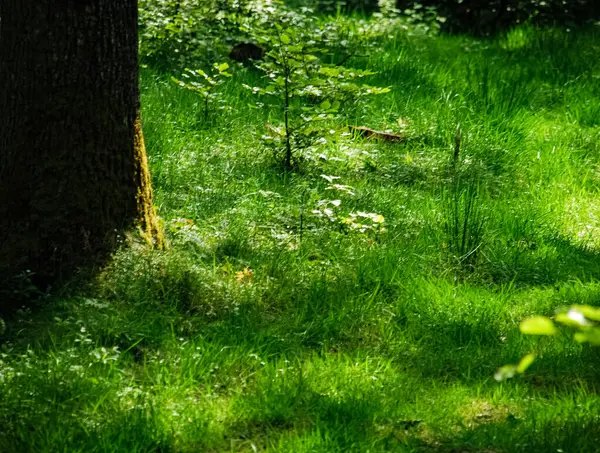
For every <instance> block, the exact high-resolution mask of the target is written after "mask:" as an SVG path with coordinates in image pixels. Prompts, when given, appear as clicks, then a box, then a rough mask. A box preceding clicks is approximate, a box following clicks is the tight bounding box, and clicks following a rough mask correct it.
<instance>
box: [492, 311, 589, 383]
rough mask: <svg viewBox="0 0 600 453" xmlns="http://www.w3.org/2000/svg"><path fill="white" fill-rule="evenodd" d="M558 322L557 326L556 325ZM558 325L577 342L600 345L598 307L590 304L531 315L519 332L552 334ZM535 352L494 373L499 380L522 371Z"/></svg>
mask: <svg viewBox="0 0 600 453" xmlns="http://www.w3.org/2000/svg"><path fill="white" fill-rule="evenodd" d="M557 324H558V326H557ZM558 327H564V328H567V329H571V330H572V331H573V332H574V334H573V338H574V339H575V341H577V342H579V343H589V344H590V345H592V346H600V308H595V307H591V306H590V305H573V306H571V307H569V308H567V309H565V310H563V311H561V312H560V313H558V314H557V315H556V316H554V320H552V319H550V318H548V317H547V316H532V317H530V318H527V319H524V320H523V321H521V325H520V329H521V332H522V333H524V334H526V335H541V336H552V335H556V334H557V333H558V332H559V329H558ZM535 357H536V356H535V354H528V355H526V356H525V357H523V359H521V361H520V362H519V364H517V365H504V366H503V367H501V368H500V369H499V370H498V371H497V372H496V375H495V378H496V380H498V381H501V380H504V379H508V378H511V377H513V376H515V375H516V374H518V373H523V372H524V371H525V370H526V369H527V368H529V366H530V365H531V364H532V363H533V361H534V360H535Z"/></svg>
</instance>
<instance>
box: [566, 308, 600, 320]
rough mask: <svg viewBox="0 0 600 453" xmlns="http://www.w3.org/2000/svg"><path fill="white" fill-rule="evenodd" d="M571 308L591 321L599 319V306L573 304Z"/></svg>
mask: <svg viewBox="0 0 600 453" xmlns="http://www.w3.org/2000/svg"><path fill="white" fill-rule="evenodd" d="M571 309H572V310H576V311H578V312H579V313H582V314H583V316H585V317H586V318H588V319H591V320H592V321H600V308H594V307H590V306H589V305H573V307H571Z"/></svg>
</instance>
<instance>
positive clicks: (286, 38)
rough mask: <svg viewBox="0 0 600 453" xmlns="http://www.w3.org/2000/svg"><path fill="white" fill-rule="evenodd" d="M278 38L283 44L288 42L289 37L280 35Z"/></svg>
mask: <svg viewBox="0 0 600 453" xmlns="http://www.w3.org/2000/svg"><path fill="white" fill-rule="evenodd" d="M279 39H280V40H281V42H282V43H284V44H289V43H290V37H289V36H288V35H281V36H280V37H279Z"/></svg>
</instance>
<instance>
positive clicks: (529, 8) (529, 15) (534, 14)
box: [396, 0, 600, 35]
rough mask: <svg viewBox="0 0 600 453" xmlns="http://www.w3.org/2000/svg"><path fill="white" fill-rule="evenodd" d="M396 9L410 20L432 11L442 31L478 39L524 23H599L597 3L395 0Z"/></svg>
mask: <svg viewBox="0 0 600 453" xmlns="http://www.w3.org/2000/svg"><path fill="white" fill-rule="evenodd" d="M396 6H397V8H398V9H400V10H402V11H403V12H405V13H406V14H408V15H410V16H412V15H414V14H419V12H420V11H422V10H423V9H424V8H425V7H434V8H436V9H437V12H438V15H439V16H440V18H442V20H443V27H442V30H444V31H448V32H451V33H474V34H478V35H487V34H491V33H495V32H498V31H501V30H504V29H507V28H510V27H512V26H514V25H517V24H522V23H526V22H533V23H538V24H545V25H567V26H573V25H579V24H583V23H585V22H588V21H590V20H598V19H600V2H598V1H597V0H568V1H564V0H485V1H483V0H417V1H414V0H397V3H396Z"/></svg>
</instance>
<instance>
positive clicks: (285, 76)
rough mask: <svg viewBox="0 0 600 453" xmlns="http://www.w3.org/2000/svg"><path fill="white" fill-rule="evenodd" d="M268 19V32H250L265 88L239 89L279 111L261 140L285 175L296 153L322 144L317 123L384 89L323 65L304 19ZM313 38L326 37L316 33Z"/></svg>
mask: <svg viewBox="0 0 600 453" xmlns="http://www.w3.org/2000/svg"><path fill="white" fill-rule="evenodd" d="M272 20H273V23H274V26H273V27H272V28H271V29H263V28H258V29H257V30H255V31H254V33H255V34H256V36H255V37H256V39H257V40H258V42H260V43H261V44H262V45H264V46H265V47H266V48H268V49H269V51H268V52H267V54H266V60H265V61H264V62H262V63H260V64H258V65H257V66H258V68H259V69H260V70H261V71H263V72H264V74H265V79H266V86H261V87H252V86H249V85H244V86H245V87H246V88H247V89H249V90H251V91H252V93H254V94H257V95H263V96H264V95H266V96H268V97H270V98H271V99H272V100H273V101H274V102H275V103H276V104H277V105H278V106H279V108H280V109H281V117H280V120H279V121H280V124H278V125H275V126H274V127H271V131H270V132H274V133H271V134H270V135H267V136H265V139H266V142H267V143H268V144H270V145H272V146H274V147H275V148H276V149H278V148H279V149H283V158H282V159H281V161H282V163H283V166H284V168H286V169H287V170H290V169H291V168H293V167H294V164H295V163H296V162H295V160H297V159H298V157H299V156H298V154H299V152H300V151H301V150H303V149H305V148H307V147H309V146H311V145H312V144H313V143H314V142H315V141H316V140H319V139H322V135H320V134H319V132H318V130H319V128H320V127H323V126H320V125H319V123H322V122H325V121H331V120H334V119H336V118H337V117H338V116H339V115H340V113H341V112H342V109H344V108H345V109H349V108H350V107H356V106H357V105H358V103H359V102H360V101H361V100H362V98H363V97H365V96H369V95H374V94H383V93H387V92H389V91H390V90H389V88H379V87H373V86H369V85H366V84H363V83H361V79H365V78H367V77H369V76H373V75H374V74H375V73H374V72H372V71H369V70H361V69H355V68H351V69H348V68H345V67H343V66H339V65H337V66H336V65H331V64H329V65H328V64H324V63H323V62H322V61H321V59H320V57H319V54H323V53H324V52H325V51H326V50H327V49H326V47H324V46H322V45H320V43H319V42H318V41H315V39H314V38H315V36H314V33H315V31H317V30H319V29H318V26H316V25H315V24H314V22H313V21H311V19H310V18H309V17H308V16H305V15H302V14H300V13H297V12H293V11H286V12H283V13H281V12H280V13H279V14H278V15H276V16H274V17H273V18H272ZM269 22H271V21H269ZM318 35H320V36H325V35H326V33H324V32H323V30H321V33H318ZM262 105H263V104H262V103H259V106H262Z"/></svg>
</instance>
